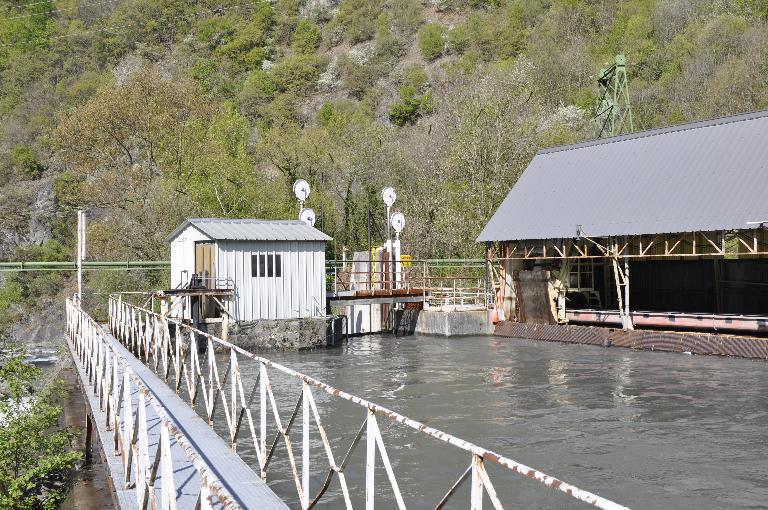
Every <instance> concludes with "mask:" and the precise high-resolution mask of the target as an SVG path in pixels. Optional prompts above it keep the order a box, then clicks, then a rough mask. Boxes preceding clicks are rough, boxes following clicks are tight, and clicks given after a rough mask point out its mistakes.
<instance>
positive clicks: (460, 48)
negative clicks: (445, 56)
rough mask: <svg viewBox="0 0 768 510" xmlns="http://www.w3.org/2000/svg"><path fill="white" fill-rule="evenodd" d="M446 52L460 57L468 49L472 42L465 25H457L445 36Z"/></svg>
mask: <svg viewBox="0 0 768 510" xmlns="http://www.w3.org/2000/svg"><path fill="white" fill-rule="evenodd" d="M446 39H447V41H446V42H447V46H448V50H450V51H451V52H452V53H456V54H458V55H461V54H462V53H464V52H465V51H467V48H468V47H469V44H470V42H471V41H472V38H471V35H470V33H469V29H467V25H466V24H465V23H459V24H457V25H455V26H454V27H453V28H451V29H450V30H449V31H448V34H447V36H446Z"/></svg>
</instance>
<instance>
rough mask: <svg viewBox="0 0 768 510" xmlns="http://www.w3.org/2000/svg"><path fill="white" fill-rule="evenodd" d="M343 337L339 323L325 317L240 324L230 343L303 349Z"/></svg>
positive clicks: (233, 328) (253, 347)
mask: <svg viewBox="0 0 768 510" xmlns="http://www.w3.org/2000/svg"><path fill="white" fill-rule="evenodd" d="M343 334H344V328H343V326H341V320H338V319H331V318H325V317H313V318H305V319H275V320H267V319H263V320H257V321H249V322H239V323H236V324H233V325H230V327H229V341H230V342H231V343H233V344H235V345H237V346H239V347H242V348H243V349H246V350H257V349H282V350H302V349H314V348H317V347H327V346H332V345H334V344H335V343H336V342H337V341H338V340H339V339H340V337H341V336H342V335H343Z"/></svg>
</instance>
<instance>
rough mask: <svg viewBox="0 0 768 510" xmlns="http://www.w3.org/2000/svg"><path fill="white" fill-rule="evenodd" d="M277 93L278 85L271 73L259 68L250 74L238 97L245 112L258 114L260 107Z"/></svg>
mask: <svg viewBox="0 0 768 510" xmlns="http://www.w3.org/2000/svg"><path fill="white" fill-rule="evenodd" d="M275 94H277V87H276V86H275V83H274V82H273V81H272V78H271V77H270V76H269V73H267V72H266V71H264V70H261V69H259V70H257V71H253V72H251V73H250V74H249V75H248V78H246V80H245V83H244V84H243V89H242V90H241V91H240V94H239V95H238V98H237V99H238V101H239V103H240V105H241V106H242V108H243V111H244V112H245V113H247V114H249V115H256V114H257V112H258V110H259V108H260V107H261V106H263V105H265V104H267V103H269V102H270V101H271V100H272V99H273V98H274V97H275Z"/></svg>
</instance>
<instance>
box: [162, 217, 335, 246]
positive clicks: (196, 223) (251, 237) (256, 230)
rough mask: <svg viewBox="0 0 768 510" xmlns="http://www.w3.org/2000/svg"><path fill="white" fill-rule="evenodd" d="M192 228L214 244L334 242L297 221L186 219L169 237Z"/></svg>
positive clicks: (173, 237) (170, 238)
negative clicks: (222, 242)
mask: <svg viewBox="0 0 768 510" xmlns="http://www.w3.org/2000/svg"><path fill="white" fill-rule="evenodd" d="M189 225H192V226H193V227H195V228H196V229H198V230H199V231H200V232H202V233H203V234H205V235H206V236H208V237H210V238H211V239H212V240H215V241H330V240H332V239H333V238H332V237H330V236H328V235H326V234H324V233H322V232H320V231H319V230H318V229H316V228H314V227H310V226H309V225H307V224H306V223H304V222H303V221H299V220H252V219H242V220H238V219H221V218H189V219H187V220H185V221H184V222H183V223H182V224H181V225H179V226H178V228H176V230H174V231H173V233H172V234H171V235H169V236H168V238H167V240H168V241H172V240H173V239H175V238H176V236H178V235H179V234H180V233H181V232H182V231H183V230H184V229H185V228H187V227H188V226H189Z"/></svg>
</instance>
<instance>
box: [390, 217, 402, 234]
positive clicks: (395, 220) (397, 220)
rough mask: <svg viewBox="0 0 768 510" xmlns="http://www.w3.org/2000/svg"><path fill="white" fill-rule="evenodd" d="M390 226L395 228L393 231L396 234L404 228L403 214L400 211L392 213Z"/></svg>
mask: <svg viewBox="0 0 768 510" xmlns="http://www.w3.org/2000/svg"><path fill="white" fill-rule="evenodd" d="M391 225H392V228H393V229H395V232H397V233H398V234H399V233H400V232H402V231H403V229H404V228H405V216H404V215H403V213H401V212H396V213H395V214H393V215H392V220H391Z"/></svg>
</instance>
